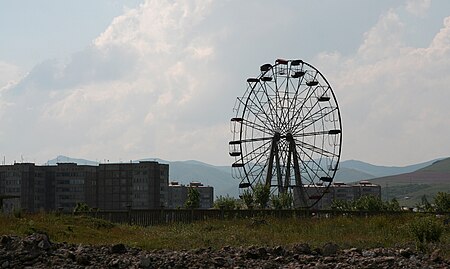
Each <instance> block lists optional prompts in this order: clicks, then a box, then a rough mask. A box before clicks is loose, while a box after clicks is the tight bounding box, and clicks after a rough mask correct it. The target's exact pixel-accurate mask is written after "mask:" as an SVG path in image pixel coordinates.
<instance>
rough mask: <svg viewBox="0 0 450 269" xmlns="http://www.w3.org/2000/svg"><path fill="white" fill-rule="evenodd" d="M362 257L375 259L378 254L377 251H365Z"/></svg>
mask: <svg viewBox="0 0 450 269" xmlns="http://www.w3.org/2000/svg"><path fill="white" fill-rule="evenodd" d="M361 255H362V256H363V257H375V256H376V255H377V254H375V251H372V250H364V251H363V252H362V253H361Z"/></svg>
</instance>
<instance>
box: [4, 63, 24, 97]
mask: <svg viewBox="0 0 450 269" xmlns="http://www.w3.org/2000/svg"><path fill="white" fill-rule="evenodd" d="M21 76H22V71H21V70H20V68H19V67H18V66H15V65H13V64H10V63H7V62H2V61H0V92H1V91H2V90H4V89H6V88H8V87H11V86H12V85H14V84H15V83H17V82H18V80H19V78H20V77H21Z"/></svg>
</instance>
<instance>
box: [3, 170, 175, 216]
mask: <svg viewBox="0 0 450 269" xmlns="http://www.w3.org/2000/svg"><path fill="white" fill-rule="evenodd" d="M168 178H169V166H168V165H166V164H159V163H157V162H140V163H127V164H100V165H99V166H90V165H77V164H75V163H58V164H57V165H56V166H55V165H47V166H35V165H34V164H33V163H16V164H14V165H2V166H0V197H8V199H3V198H2V200H3V210H4V211H12V210H13V209H14V208H20V209H25V210H27V211H29V212H37V211H39V210H46V211H51V210H63V211H71V210H73V209H74V207H75V206H76V204H77V203H80V202H84V203H86V204H87V205H88V206H90V207H92V208H98V209H101V210H123V209H129V208H136V209H151V208H161V207H166V206H167V204H168V200H167V199H168V194H167V185H168V181H169V180H168ZM14 197H16V198H14Z"/></svg>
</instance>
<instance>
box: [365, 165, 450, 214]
mask: <svg viewBox="0 0 450 269" xmlns="http://www.w3.org/2000/svg"><path fill="white" fill-rule="evenodd" d="M370 181H371V182H373V183H375V184H379V185H381V187H382V189H381V191H382V196H383V198H385V199H392V198H396V199H397V200H399V202H400V204H403V205H408V206H414V205H416V204H417V203H419V202H420V201H421V198H422V196H423V195H425V196H426V197H427V198H428V199H429V201H430V202H431V201H432V198H433V197H434V196H435V195H436V193H437V192H450V158H446V159H442V160H437V161H434V162H432V163H431V164H430V165H428V166H426V167H423V168H421V169H418V170H416V171H414V172H410V173H404V174H400V175H392V176H386V177H379V178H373V179H370Z"/></svg>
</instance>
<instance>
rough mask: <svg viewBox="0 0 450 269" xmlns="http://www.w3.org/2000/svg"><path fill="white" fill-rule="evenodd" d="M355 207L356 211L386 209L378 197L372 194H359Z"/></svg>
mask: <svg viewBox="0 0 450 269" xmlns="http://www.w3.org/2000/svg"><path fill="white" fill-rule="evenodd" d="M354 206H355V209H356V210H358V211H383V210H385V209H386V207H385V204H384V203H383V201H381V199H380V198H379V197H376V196H373V195H364V196H361V197H360V198H359V199H358V200H356V201H355V204H354Z"/></svg>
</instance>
